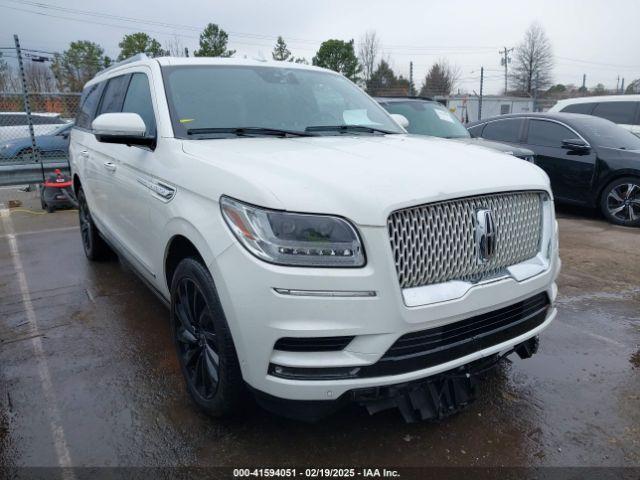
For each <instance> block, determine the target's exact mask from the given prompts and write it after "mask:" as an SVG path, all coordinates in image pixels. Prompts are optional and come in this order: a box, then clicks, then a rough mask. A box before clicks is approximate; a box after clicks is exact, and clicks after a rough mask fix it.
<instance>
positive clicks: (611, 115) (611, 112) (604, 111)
mask: <svg viewBox="0 0 640 480" xmlns="http://www.w3.org/2000/svg"><path fill="white" fill-rule="evenodd" d="M637 107H638V102H602V103H598V105H596V108H594V109H593V113H592V115H595V116H596V117H602V118H606V119H607V120H610V121H612V122H613V123H624V124H627V125H631V124H633V123H634V120H635V117H636V108H637Z"/></svg>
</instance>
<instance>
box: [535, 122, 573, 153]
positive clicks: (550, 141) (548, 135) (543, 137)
mask: <svg viewBox="0 0 640 480" xmlns="http://www.w3.org/2000/svg"><path fill="white" fill-rule="evenodd" d="M569 138H576V134H575V133H573V132H572V131H571V130H569V129H568V128H567V127H563V126H562V125H560V124H559V123H555V122H545V121H544V120H530V121H529V134H528V140H527V143H528V144H530V145H540V146H542V147H558V148H560V147H562V140H567V139H569Z"/></svg>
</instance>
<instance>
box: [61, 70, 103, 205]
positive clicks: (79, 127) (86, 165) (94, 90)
mask: <svg viewBox="0 0 640 480" xmlns="http://www.w3.org/2000/svg"><path fill="white" fill-rule="evenodd" d="M103 89H104V83H103V82H100V83H95V84H93V85H91V86H89V87H86V88H85V89H84V91H83V92H82V98H81V99H80V109H79V110H78V115H77V117H76V122H75V125H74V127H73V131H72V132H71V141H70V142H69V161H70V164H71V170H72V173H77V174H78V175H79V176H80V181H81V182H82V185H83V187H84V193H85V195H86V197H87V202H88V203H89V208H90V209H91V212H92V214H93V215H94V216H96V217H102V216H103V213H102V208H103V205H102V204H98V203H97V197H96V196H95V195H94V192H95V189H96V187H97V180H98V179H97V173H98V172H96V171H95V165H93V164H92V163H91V162H90V161H89V158H90V152H91V151H93V149H94V148H95V144H96V143H97V142H96V139H95V136H94V135H93V132H92V131H91V122H92V121H93V119H94V117H95V114H96V111H97V109H98V105H99V103H100V98H101V97H102V92H103Z"/></svg>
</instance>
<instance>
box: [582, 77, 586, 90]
mask: <svg viewBox="0 0 640 480" xmlns="http://www.w3.org/2000/svg"><path fill="white" fill-rule="evenodd" d="M586 88H587V74H586V73H583V74H582V89H583V90H584V89H586Z"/></svg>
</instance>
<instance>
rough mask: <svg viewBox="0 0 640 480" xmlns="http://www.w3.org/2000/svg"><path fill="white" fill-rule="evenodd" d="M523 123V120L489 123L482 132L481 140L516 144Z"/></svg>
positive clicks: (515, 119)
mask: <svg viewBox="0 0 640 480" xmlns="http://www.w3.org/2000/svg"><path fill="white" fill-rule="evenodd" d="M523 122H524V120H522V119H521V118H514V119H510V120H497V121H495V122H489V123H487V125H486V126H485V127H484V130H483V131H482V138H486V139H487V140H498V141H499V142H511V143H518V142H519V141H520V128H521V127H522V123H523Z"/></svg>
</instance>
